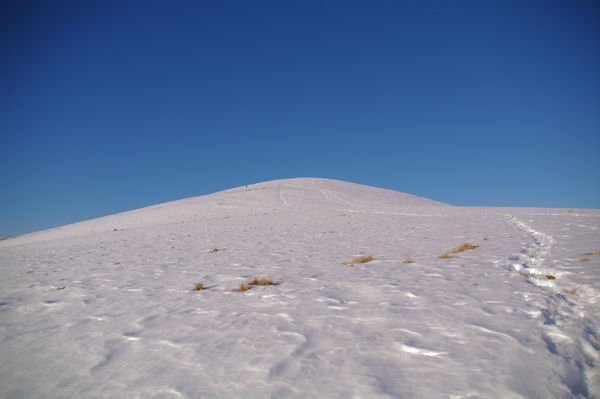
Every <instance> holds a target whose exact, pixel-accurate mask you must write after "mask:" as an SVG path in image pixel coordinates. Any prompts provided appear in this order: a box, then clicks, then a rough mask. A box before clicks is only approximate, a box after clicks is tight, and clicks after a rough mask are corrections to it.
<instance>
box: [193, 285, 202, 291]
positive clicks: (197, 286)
mask: <svg viewBox="0 0 600 399" xmlns="http://www.w3.org/2000/svg"><path fill="white" fill-rule="evenodd" d="M203 289H204V285H202V283H196V285H195V286H194V291H202V290H203Z"/></svg>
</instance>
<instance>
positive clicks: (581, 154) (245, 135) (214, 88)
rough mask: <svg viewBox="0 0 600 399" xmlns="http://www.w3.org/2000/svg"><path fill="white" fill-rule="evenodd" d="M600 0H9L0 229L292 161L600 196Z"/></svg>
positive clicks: (505, 200)
mask: <svg viewBox="0 0 600 399" xmlns="http://www.w3.org/2000/svg"><path fill="white" fill-rule="evenodd" d="M599 4H600V3H599V2H597V1H584V0H581V1H572V0H564V1H553V0H540V1H528V0H519V1H512V0H502V1H479V0H472V1H466V0H465V1H462V0H457V1H446V0H443V1H433V0H431V1H428V0H425V1H352V0H348V1H334V0H319V1H311V0H305V1H279V0H278V1H250V0H248V1H228V0H220V1H166V0H165V1H149V0H148V1H110V0H106V1H99V0H95V1H94V0H91V1H66V0H64V1H22V0H18V1H17V0H15V1H8V2H7V1H5V2H2V5H1V6H0V7H1V11H0V41H1V43H2V54H3V56H2V62H1V63H0V134H1V137H0V138H1V140H2V141H1V142H2V145H1V146H0V167H1V170H2V183H1V185H0V236H5V235H14V234H22V233H26V232H30V231H36V230H41V229H46V228H50V227H55V226H59V225H64V224H68V223H72V222H76V221H80V220H85V219H89V218H93V217H99V216H104V215H108V214H113V213H117V212H121V211H126V210H130V209H135V208H139V207H143V206H147V205H152V204H156V203H160V202H165V201H171V200H176V199H180V198H185V197H190V196H196V195H203V194H208V193H211V192H215V191H219V190H222V189H226V188H231V187H236V186H240V185H244V184H250V183H255V182H260V181H265V180H271V179H278V178H287V177H306V176H308V177H327V178H333V179H341V180H348V181H352V182H357V183H362V184H368V185H373V186H379V187H385V188H390V189H394V190H398V191H403V192H408V193H412V194H416V195H422V196H425V197H429V198H432V199H435V200H438V201H443V202H448V203H451V204H455V205H481V206H540V207H567V208H576V207H587V208H600V6H599Z"/></svg>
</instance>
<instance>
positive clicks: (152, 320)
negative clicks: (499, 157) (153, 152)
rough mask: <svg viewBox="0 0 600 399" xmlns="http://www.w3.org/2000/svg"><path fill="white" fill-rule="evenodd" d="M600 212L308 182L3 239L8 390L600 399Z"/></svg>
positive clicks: (1, 315) (2, 390)
mask: <svg viewBox="0 0 600 399" xmlns="http://www.w3.org/2000/svg"><path fill="white" fill-rule="evenodd" d="M599 217H600V212H598V211H575V212H568V210H542V209H497V208H457V207H450V206H444V205H441V204H439V203H435V202H433V201H429V200H424V199H419V198H418V197H413V196H408V195H404V194H400V193H394V192H390V191H387V190H381V189H374V188H371V187H364V186H359V185H353V184H349V183H343V182H336V181H330V180H325V179H293V180H287V181H276V182H267V183H261V184H259V185H253V186H248V187H241V188H238V189H233V190H228V191H225V192H221V193H217V194H213V195H210V196H205V197H199V198H195V199H189V200H182V201H177V202H175V203H169V204H163V205H159V206H155V207H150V208H146V209H144V210H138V211H133V212H131V213H126V214H121V215H115V216H111V217H107V218H102V219H97V220H93V221H89V222H84V223H80V224H77V225H73V226H66V227H64V228H59V229H54V230H51V231H48V232H40V233H36V234H34V235H29V236H24V237H19V238H16V239H13V240H7V241H6V242H2V243H0V266H1V267H2V273H3V276H4V278H3V280H2V282H1V283H0V284H1V285H0V287H1V290H0V333H1V337H2V345H1V346H0V356H1V357H2V358H3V359H8V361H5V362H3V364H2V365H1V366H0V381H1V382H2V384H0V396H1V397H6V398H12V397H38V398H42V397H43V398H49V397H64V396H76V397H94V398H101V397H112V398H114V397H117V398H118V397H128V398H132V397H140V398H141V397H144V398H148V397H150V398H152V397H154V398H204V397H206V398H209V397H242V396H244V397H248V396H249V397H257V398H262V397H274V398H276V397H281V398H284V397H285V398H290V397H291V398H305V397H307V398H308V397H331V398H338V397H339V398H341V397H344V398H346V397H356V398H364V397H378V398H379V397H383V398H385V397H390V398H404V397H411V398H450V397H452V398H486V397H503V398H532V397H556V398H576V397H589V398H593V397H598V395H599V392H600V385H599V383H598V373H597V365H598V349H600V345H599V344H600V342H599V340H598V336H597V331H598V320H600V315H599V314H598V304H597V300H598V298H599V297H598V293H600V286H599V281H600V278H599V277H600V276H599V275H598V273H599V268H598V266H599V265H600V255H594V256H588V258H589V259H590V260H589V261H587V262H579V261H578V260H579V259H581V258H582V257H583V254H584V253H587V252H589V251H598V250H600V236H599V234H598V230H597V228H598V227H599V223H598V221H599V220H600V219H598V218H599ZM115 229H116V230H115ZM484 238H485V239H484ZM466 242H468V243H471V244H474V245H479V247H478V248H476V249H472V250H467V251H464V252H460V253H456V254H450V255H452V257H451V258H449V259H439V258H438V256H439V255H441V254H443V253H449V252H450V251H451V250H452V249H453V248H456V247H458V246H460V245H461V244H464V243H466ZM214 248H217V249H219V251H216V252H213V251H211V250H213V249H214ZM364 255H372V256H373V257H374V260H373V261H371V262H367V263H354V265H353V266H350V265H349V264H350V263H352V261H353V259H355V258H356V257H358V256H364ZM407 260H411V261H412V263H405V262H406V261H407ZM28 272H30V273H28ZM547 275H551V276H554V277H555V279H548V278H547V277H546V276H547ZM254 277H258V278H262V277H266V278H268V279H270V280H273V281H280V282H281V283H282V284H281V285H277V286H254V287H252V288H251V289H250V290H249V291H246V292H233V291H232V289H234V288H237V287H238V286H239V284H240V283H242V282H248V281H249V280H251V279H252V278H254ZM198 282H201V283H202V284H203V285H204V287H205V289H204V290H202V291H193V288H194V285H195V284H196V283H198Z"/></svg>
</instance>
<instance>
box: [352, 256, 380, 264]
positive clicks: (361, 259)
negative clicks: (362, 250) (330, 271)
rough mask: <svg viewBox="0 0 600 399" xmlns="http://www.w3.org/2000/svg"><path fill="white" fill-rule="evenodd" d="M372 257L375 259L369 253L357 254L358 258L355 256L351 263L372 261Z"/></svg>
mask: <svg viewBox="0 0 600 399" xmlns="http://www.w3.org/2000/svg"><path fill="white" fill-rule="evenodd" d="M373 259H375V258H373V256H371V255H366V256H359V257H358V258H355V259H354V260H353V261H352V263H367V262H370V261H372V260H373Z"/></svg>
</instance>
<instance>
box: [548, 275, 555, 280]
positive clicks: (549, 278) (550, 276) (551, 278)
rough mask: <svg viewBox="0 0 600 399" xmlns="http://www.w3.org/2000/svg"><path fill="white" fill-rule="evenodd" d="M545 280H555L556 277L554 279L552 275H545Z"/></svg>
mask: <svg viewBox="0 0 600 399" xmlns="http://www.w3.org/2000/svg"><path fill="white" fill-rule="evenodd" d="M546 278H547V279H548V280H556V277H555V276H553V275H551V274H546Z"/></svg>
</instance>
